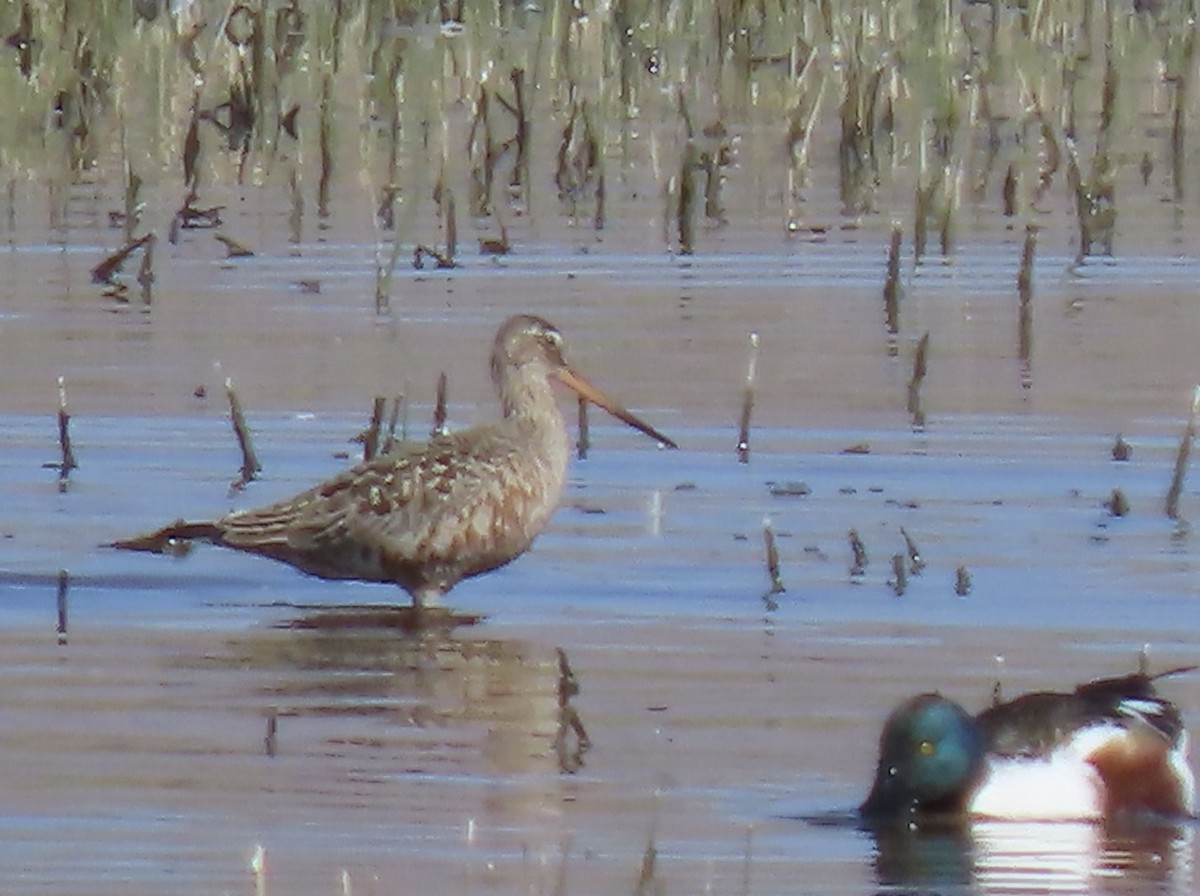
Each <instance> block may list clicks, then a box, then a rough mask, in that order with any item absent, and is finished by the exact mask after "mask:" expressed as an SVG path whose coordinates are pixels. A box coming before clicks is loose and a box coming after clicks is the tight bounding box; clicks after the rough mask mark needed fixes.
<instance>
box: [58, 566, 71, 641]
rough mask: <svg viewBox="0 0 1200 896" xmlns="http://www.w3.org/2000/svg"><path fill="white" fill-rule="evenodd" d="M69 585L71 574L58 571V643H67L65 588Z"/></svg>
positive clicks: (62, 570) (63, 570) (61, 570)
mask: <svg viewBox="0 0 1200 896" xmlns="http://www.w3.org/2000/svg"><path fill="white" fill-rule="evenodd" d="M70 586H71V574H70V573H69V572H67V571H66V570H65V569H60V570H59V571H58V599H57V606H58V625H57V627H56V632H57V634H58V643H59V644H60V645H61V644H66V643H67V589H68V588H70Z"/></svg>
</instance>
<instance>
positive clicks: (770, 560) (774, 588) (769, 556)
mask: <svg viewBox="0 0 1200 896" xmlns="http://www.w3.org/2000/svg"><path fill="white" fill-rule="evenodd" d="M763 548H764V550H765V552H766V560H767V575H768V576H769V577H770V579H771V590H770V591H768V592H767V594H766V595H765V597H764V600H766V601H767V607H768V609H772V610H774V609H776V608H777V607H776V606H773V604H774V601H773V600H772V599H771V596H772V595H775V594H783V593H784V592H785V591H786V590H787V589H786V588H784V587H783V576H782V575H781V574H780V572H779V548H778V547H776V545H775V530H774V529H773V528H772V526H771V518H770V517H769V516H765V517H763Z"/></svg>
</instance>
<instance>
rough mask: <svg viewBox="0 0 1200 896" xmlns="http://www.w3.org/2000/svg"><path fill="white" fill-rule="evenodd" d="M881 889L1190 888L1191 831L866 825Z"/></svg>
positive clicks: (1072, 825) (1134, 826) (1088, 825)
mask: <svg viewBox="0 0 1200 896" xmlns="http://www.w3.org/2000/svg"><path fill="white" fill-rule="evenodd" d="M868 831H869V833H870V835H871V836H872V838H873V840H874V843H875V855H874V859H873V864H874V869H875V877H876V880H877V882H878V884H879V885H880V886H881V887H886V888H893V887H903V888H921V889H925V888H949V887H953V888H958V887H964V888H970V889H971V891H972V892H979V893H985V894H1015V893H1050V892H1053V893H1075V894H1097V893H1114V894H1118V893H1128V892H1130V890H1131V889H1137V888H1139V887H1144V886H1147V885H1153V888H1154V891H1155V892H1163V893H1190V892H1192V891H1193V886H1192V885H1193V872H1192V859H1191V853H1192V830H1191V828H1190V827H1189V826H1188V825H1187V824H1182V823H1180V824H1172V823H1167V822H1164V821H1162V820H1157V819H1126V820H1123V821H1122V822H1121V823H1119V824H1114V823H1109V824H1097V823H1092V822H1064V821H1040V822H1039V821H1020V822H1018V821H978V820H977V821H974V822H970V823H962V824H945V825H937V824H935V825H925V826H905V825H883V826H879V827H873V828H868Z"/></svg>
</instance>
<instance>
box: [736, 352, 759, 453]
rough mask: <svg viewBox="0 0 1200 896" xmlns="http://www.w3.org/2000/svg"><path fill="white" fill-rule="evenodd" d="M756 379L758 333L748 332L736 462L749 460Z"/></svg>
mask: <svg viewBox="0 0 1200 896" xmlns="http://www.w3.org/2000/svg"><path fill="white" fill-rule="evenodd" d="M757 380H758V334H757V333H751V334H750V359H749V361H747V362H746V386H745V390H744V391H743V393H742V416H741V420H740V422H739V424H738V441H737V459H738V463H743V464H745V463H749V462H750V416H751V414H753V412H754V388H755V383H756V382H757Z"/></svg>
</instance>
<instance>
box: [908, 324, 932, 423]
mask: <svg viewBox="0 0 1200 896" xmlns="http://www.w3.org/2000/svg"><path fill="white" fill-rule="evenodd" d="M928 358H929V333H928V331H926V333H925V335H924V336H922V337H921V338H920V340H918V342H917V352H916V355H915V356H914V357H913V372H912V379H910V380H909V381H908V412H909V413H910V414H913V415H914V416H916V415H918V414H920V412H921V384H922V383H923V382H925V374H926V372H927V371H928Z"/></svg>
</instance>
